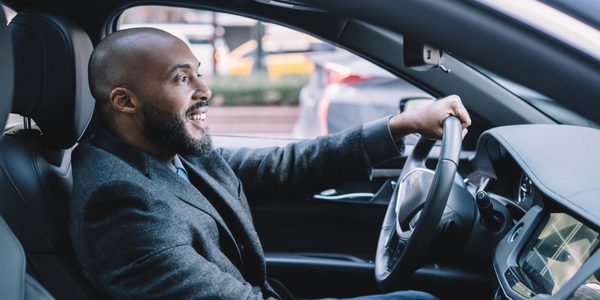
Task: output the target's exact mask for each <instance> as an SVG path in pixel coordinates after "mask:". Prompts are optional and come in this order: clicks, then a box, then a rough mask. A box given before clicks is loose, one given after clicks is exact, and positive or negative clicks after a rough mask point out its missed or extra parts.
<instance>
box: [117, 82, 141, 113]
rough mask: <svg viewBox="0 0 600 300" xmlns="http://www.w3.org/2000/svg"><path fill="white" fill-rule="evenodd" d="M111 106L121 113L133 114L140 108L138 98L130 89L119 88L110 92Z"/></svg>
mask: <svg viewBox="0 0 600 300" xmlns="http://www.w3.org/2000/svg"><path fill="white" fill-rule="evenodd" d="M110 106H111V107H112V108H113V109H115V110H117V111H120V112H124V113H128V114H133V113H135V112H136V111H137V110H138V108H139V107H140V106H139V100H138V98H137V97H136V96H135V95H134V94H133V92H132V91H131V90H130V89H128V88H122V87H117V88H114V89H113V90H112V91H111V92H110Z"/></svg>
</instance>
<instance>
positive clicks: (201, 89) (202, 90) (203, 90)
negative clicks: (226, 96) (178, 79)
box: [193, 79, 212, 101]
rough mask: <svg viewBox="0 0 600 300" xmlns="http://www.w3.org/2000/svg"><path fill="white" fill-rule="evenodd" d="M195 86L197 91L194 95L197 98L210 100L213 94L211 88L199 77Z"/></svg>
mask: <svg viewBox="0 0 600 300" xmlns="http://www.w3.org/2000/svg"><path fill="white" fill-rule="evenodd" d="M195 88H196V91H195V92H194V96H193V97H194V99H195V100H201V101H208V99H210V97H211V96H212V91H211V90H210V88H209V87H208V86H207V85H206V84H205V83H204V82H203V81H202V80H200V79H197V82H196V87H195Z"/></svg>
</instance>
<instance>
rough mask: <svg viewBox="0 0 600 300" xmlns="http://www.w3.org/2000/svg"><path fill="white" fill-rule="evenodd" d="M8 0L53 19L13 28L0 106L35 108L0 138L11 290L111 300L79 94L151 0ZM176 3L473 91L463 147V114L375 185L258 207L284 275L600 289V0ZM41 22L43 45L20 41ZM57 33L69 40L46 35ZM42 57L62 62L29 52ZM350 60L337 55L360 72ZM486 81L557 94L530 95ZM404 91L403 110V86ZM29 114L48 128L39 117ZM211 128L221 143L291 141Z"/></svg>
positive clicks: (334, 284)
mask: <svg viewBox="0 0 600 300" xmlns="http://www.w3.org/2000/svg"><path fill="white" fill-rule="evenodd" d="M5 2H6V3H5V4H7V5H9V6H10V7H12V8H13V9H14V10H15V11H17V12H18V13H19V15H18V16H17V17H16V18H20V19H21V21H23V22H27V21H29V22H32V23H28V24H29V25H35V24H38V25H39V24H40V23H33V22H37V21H39V20H44V22H47V23H48V24H49V25H48V26H37V27H35V26H30V27H25V28H26V29H27V30H23V31H20V33H19V32H15V31H14V30H13V35H14V36H16V37H17V38H16V39H15V40H14V41H13V46H14V51H13V52H14V53H13V54H14V57H15V60H16V64H17V66H16V68H14V72H13V69H12V67H11V64H10V62H11V57H12V55H11V51H10V48H11V47H10V43H9V41H10V40H8V39H4V40H3V41H2V42H3V43H0V51H1V52H0V55H1V58H2V59H3V60H2V65H3V67H2V68H0V72H2V73H0V75H1V77H0V78H2V80H0V85H2V88H1V89H0V96H1V97H2V98H1V99H0V103H1V105H0V108H2V112H3V113H7V110H8V106H10V102H14V103H12V106H13V110H12V112H14V113H19V114H22V115H24V116H25V117H26V122H25V124H24V127H25V128H11V129H10V130H9V131H7V132H5V134H4V136H3V139H2V140H1V141H0V169H1V172H0V192H1V193H2V195H3V196H2V198H1V199H0V215H1V217H2V218H3V219H4V220H5V221H6V224H7V225H8V226H9V227H10V230H9V228H7V227H6V226H4V223H3V222H0V229H2V231H0V237H1V238H2V246H3V247H2V249H3V251H2V252H0V259H2V260H0V262H2V264H1V265H2V268H0V275H1V276H0V281H1V282H0V283H1V284H2V285H1V287H2V288H1V289H0V298H2V297H5V295H7V296H6V297H5V298H7V299H23V298H24V297H25V295H26V293H25V292H24V287H25V286H31V282H32V281H31V279H33V278H35V279H37V281H39V284H37V285H34V287H35V289H33V290H34V291H42V290H43V289H44V288H45V289H47V290H48V291H49V292H50V293H51V294H52V295H53V296H54V297H55V298H57V299H104V298H106V296H105V295H102V294H101V293H100V292H99V291H98V290H97V289H96V288H95V286H96V285H97V282H89V281H88V280H87V279H86V278H84V277H83V276H82V274H81V271H80V270H79V267H78V266H77V265H76V264H75V259H74V257H73V251H72V247H71V244H70V241H69V239H68V235H67V228H66V225H65V224H67V221H66V220H65V218H66V216H67V215H68V213H67V209H66V208H67V206H68V203H69V201H70V193H71V184H72V179H73V178H72V174H71V167H70V166H71V165H70V162H71V151H72V149H73V148H74V147H76V145H77V142H78V140H79V138H80V137H81V133H82V132H83V131H84V130H85V128H86V126H87V121H88V120H89V119H90V117H91V111H92V107H93V104H90V102H91V103H93V102H92V101H91V100H90V99H88V100H90V101H88V102H85V103H86V105H81V104H82V102H81V101H80V98H82V97H88V98H89V97H91V96H90V95H89V93H88V92H89V90H88V89H87V88H86V84H87V78H86V77H85V74H86V73H85V70H86V65H85V63H83V64H82V62H85V61H86V56H85V55H79V56H78V55H77V54H81V53H83V52H85V51H87V54H88V55H89V52H91V49H92V42H93V44H97V43H98V42H99V41H100V40H101V39H102V38H103V36H104V35H105V33H107V32H110V31H111V30H112V29H113V28H115V25H116V23H115V22H116V20H117V19H118V15H119V14H120V13H121V12H122V11H123V9H125V8H126V7H131V6H134V5H140V4H141V2H139V1H134V0H113V1H75V0H60V1H59V0H44V1H41V0H29V1H18V0H5ZM159 3H160V4H164V5H171V6H173V5H181V6H182V7H186V8H190V7H194V8H198V9H207V8H210V9H215V10H218V11H226V12H229V13H236V14H240V15H244V16H246V17H253V18H256V19H260V20H265V21H270V22H274V23H277V24H282V25H287V26H290V27H292V28H295V29H298V30H301V31H303V32H306V33H310V34H312V35H314V36H316V37H318V38H319V39H321V40H323V41H329V42H332V43H334V44H335V45H336V46H339V47H342V48H345V49H347V50H349V51H351V52H352V53H355V54H357V55H360V56H361V57H363V58H366V59H368V60H369V61H371V62H373V63H374V64H376V65H378V66H380V67H381V68H383V69H385V70H387V71H389V72H390V73H392V74H394V75H395V76H398V77H401V78H404V79H406V80H407V81H408V82H410V83H411V84H413V85H415V86H416V87H418V88H419V89H420V90H422V91H425V92H426V93H427V94H428V95H431V96H434V97H436V98H437V97H442V96H446V95H451V94H457V95H460V97H461V99H462V101H463V103H464V104H465V106H466V107H467V109H468V110H469V112H470V115H471V117H472V120H473V124H472V126H471V127H470V128H469V133H468V134H467V136H466V137H465V139H464V140H461V137H460V130H458V129H457V127H456V124H453V123H452V122H453V121H451V120H452V119H448V120H450V121H447V122H448V123H445V124H447V125H446V126H447V127H446V128H447V131H446V132H445V139H444V140H443V141H442V142H441V146H436V145H434V144H433V143H432V142H431V141H428V140H426V139H421V140H419V142H418V144H407V149H406V152H405V153H404V154H403V155H402V156H401V157H398V158H397V159H393V160H390V161H388V162H385V163H383V164H381V165H377V166H375V167H374V168H372V169H370V170H365V174H364V176H363V178H358V179H356V180H355V181H353V182H344V183H340V184H339V185H338V186H335V187H332V188H331V189H327V190H326V191H322V192H320V193H317V194H313V193H310V192H308V191H306V190H302V189H299V190H295V191H294V193H293V196H291V197H281V198H280V199H277V200H279V201H274V202H270V203H261V204H257V205H253V206H252V207H251V213H252V219H253V222H254V225H255V227H256V230H257V232H258V234H259V235H260V237H261V242H262V245H263V249H264V251H265V257H266V264H267V268H268V272H269V276H270V277H272V278H275V279H277V280H278V281H279V282H282V283H283V284H285V285H286V286H287V287H288V288H289V290H290V291H291V292H292V293H293V294H294V295H295V296H296V297H299V298H316V297H332V296H335V297H352V296H357V295H364V294H368V293H376V292H379V291H380V289H383V290H398V289H418V290H425V291H428V292H431V293H433V294H434V295H436V296H438V297H440V298H442V299H494V300H496V299H511V300H526V299H531V300H541V299H552V300H555V299H560V300H562V299H600V293H599V291H600V274H599V272H598V271H599V270H600V251H598V245H599V244H600V239H599V236H600V206H599V205H598V199H600V187H599V185H598V175H599V171H598V170H600V154H599V152H598V149H599V148H600V131H599V130H598V129H597V128H595V124H598V123H600V114H599V113H598V112H599V111H600V101H598V99H600V89H599V88H598V87H600V30H599V29H598V26H597V24H598V22H599V21H600V20H599V16H600V14H598V13H596V11H595V10H594V9H597V8H598V6H597V4H596V3H597V2H593V1H543V2H538V1H534V0H520V1H492V0H477V1H394V0H377V1H369V2H368V3H367V2H365V1H362V0H319V1H312V0H294V1H284V0H274V1H264V0H256V1H250V0H248V1H239V0H221V1H209V0H181V1H178V2H177V3H173V2H171V1H166V0H165V1H160V0H157V1H152V4H153V5H155V4H159ZM65 20H68V21H65ZM13 24H14V20H13ZM44 24H46V23H44ZM50 25H56V26H50ZM12 26H13V29H14V25H12ZM31 28H36V30H39V31H35V32H32V31H30V30H32V29H31ZM2 29H5V28H2ZM0 33H2V35H0V38H5V37H7V35H8V34H6V30H4V31H0ZM27 33H31V34H32V35H33V36H34V38H29V39H18V37H19V34H27ZM88 36H89V39H88ZM407 37H414V38H416V39H417V40H421V41H425V42H427V43H428V44H430V45H432V47H433V46H435V47H436V48H437V49H441V50H443V51H445V54H444V56H445V59H444V62H443V65H444V67H445V69H446V70H443V69H442V68H440V67H439V66H437V67H436V66H430V67H431V68H430V69H429V70H426V71H422V70H421V71H419V70H415V69H413V68H411V67H407V66H406V65H405V64H404V60H403V54H404V53H405V52H406V53H408V52H410V51H411V50H409V49H408V48H407V47H405V46H406V44H407V43H406V41H407V40H409V39H407ZM13 38H14V37H13ZM47 39H51V40H52V39H53V41H55V42H56V43H46V44H44V45H45V46H48V47H40V44H39V43H38V42H40V41H45V40H47ZM90 39H91V41H92V42H90ZM73 40H77V41H83V42H82V43H76V44H73ZM57 41H58V42H57ZM417 49H419V48H417ZM36 51H37V52H36ZM40 51H42V52H41V53H43V54H47V55H45V56H44V55H37V56H36V55H32V54H31V53H38V52H40ZM82 51H83V52H82ZM413 54H414V53H413ZM350 64H351V63H348V65H346V63H341V64H340V65H342V66H345V67H348V68H349V69H350V70H351V71H353V72H360V71H362V69H361V68H352V67H350ZM479 66H480V67H479ZM482 68H485V70H484V69H482ZM57 70H58V71H57ZM448 70H449V71H448ZM53 71H54V72H55V73H53ZM59 71H60V72H59ZM488 71H489V72H493V73H489V72H488ZM342 73H343V74H347V72H346V73H344V72H342ZM489 74H497V75H498V76H499V77H497V78H503V79H506V80H509V81H510V82H514V83H518V84H519V86H523V87H526V88H527V89H530V90H533V91H535V95H536V96H539V95H542V97H541V98H539V99H538V100H541V101H546V102H539V101H538V102H536V101H530V100H527V99H526V98H525V97H521V96H519V95H520V93H518V92H516V91H515V90H514V89H513V87H511V85H510V84H502V82H500V80H494V79H493V78H492V77H493V76H490V75H489ZM361 76H362V75H361ZM358 77H360V76H358ZM383 77H384V78H383V79H382V81H387V82H393V81H394V80H395V79H390V78H387V77H385V76H383ZM344 78H348V80H350V78H353V77H352V76H350V77H344ZM12 79H14V81H15V85H14V90H15V92H14V95H12V94H13V93H11V92H12V88H13V85H12ZM355 79H356V78H355ZM352 80H354V79H352ZM357 80H358V79H357ZM367 82H368V81H364V83H367ZM384 85H385V84H384ZM340 86H341V85H340ZM353 88H354V87H344V89H346V90H347V91H348V92H344V93H340V94H339V95H340V97H341V96H342V95H343V96H345V97H349V94H350V91H357V90H356V89H353ZM307 89H308V88H307ZM379 89H380V88H379V87H377V90H379ZM357 93H358V92H357ZM361 93H362V91H361ZM336 95H337V94H336ZM386 97H387V96H386ZM400 97H401V96H400ZM542 98H543V99H542ZM316 99H318V98H316ZM390 99H391V100H390V101H392V102H393V105H394V106H396V105H398V101H399V99H397V98H396V97H390ZM545 99H550V100H545ZM13 100H14V101H13ZM19 100H20V101H19ZM358 101H359V99H353V100H352V103H357V102H358ZM340 102H341V101H340ZM322 103H325V102H322ZM540 103H545V104H549V103H550V104H551V105H539V104H540ZM25 104H27V105H25ZM29 104H31V105H29ZM332 105H333V103H331V104H329V108H330V109H331V108H332V107H333V106H332ZM390 107H391V104H390ZM328 111H329V109H328ZM354 111H356V110H354ZM328 114H329V112H328ZM209 115H210V112H209ZM2 116H3V117H4V115H2ZM564 116H577V117H576V118H575V119H573V118H564ZM30 118H31V119H33V120H34V121H35V123H37V125H38V127H35V126H34V127H30V126H29V123H28V122H27V120H28V119H30ZM209 118H210V117H209ZM340 118H342V117H340ZM344 118H346V119H360V118H362V116H360V114H359V115H354V114H353V115H349V114H346V115H345V116H344ZM574 120H575V121H574ZM42 133H43V134H42ZM320 133H322V132H320ZM89 134H93V127H90V128H89V130H88V132H87V135H89ZM450 136H451V137H452V138H448V137H450ZM213 137H214V141H215V144H216V145H218V146H221V147H264V146H285V145H287V144H288V143H290V142H291V141H289V140H282V139H276V138H272V139H268V138H266V139H258V138H247V137H245V138H243V137H235V136H213ZM359 142H360V141H359ZM461 146H462V149H461ZM340 151H344V149H340ZM306 155H310V153H306ZM354 163H356V162H353V161H349V162H348V164H354ZM449 170H450V171H449ZM336 171H337V170H333V171H332V173H335V172H336ZM440 179H441V181H440ZM434 180H435V181H434ZM433 181H434V182H435V184H431V182H433ZM430 189H431V190H432V191H434V193H432V194H430V193H429V192H428V191H429V190H430ZM407 199H409V200H407ZM249 200H250V201H251V202H252V200H256V199H252V198H250V199H249ZM410 200H413V201H410ZM182 205H184V204H182ZM99 209H106V210H107V211H108V210H110V209H111V207H101V208H99ZM189 209H195V208H193V207H191V206H190V207H189ZM382 225H383V226H382ZM11 231H12V232H14V236H13V235H12V233H11ZM122 251H123V252H127V250H126V248H125V247H123V250H122ZM25 255H26V257H25ZM105 255H108V256H111V255H116V254H114V253H105ZM111 257H112V256H111ZM142 260H143V259H142ZM27 274H28V275H27ZM143 275H144V276H155V274H151V273H148V274H143ZM26 282H27V285H26ZM165 282H168V279H167V280H166V281H165ZM144 296H148V297H152V296H156V295H144ZM46 298H47V297H46Z"/></svg>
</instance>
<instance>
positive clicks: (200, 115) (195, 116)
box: [190, 113, 206, 121]
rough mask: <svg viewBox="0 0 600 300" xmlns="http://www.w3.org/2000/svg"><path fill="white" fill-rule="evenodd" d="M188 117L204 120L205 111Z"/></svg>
mask: <svg viewBox="0 0 600 300" xmlns="http://www.w3.org/2000/svg"><path fill="white" fill-rule="evenodd" d="M190 119H192V120H202V121H204V120H206V114H205V113H201V114H199V115H197V114H196V115H191V116H190Z"/></svg>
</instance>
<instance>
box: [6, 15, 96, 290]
mask: <svg viewBox="0 0 600 300" xmlns="http://www.w3.org/2000/svg"><path fill="white" fill-rule="evenodd" d="M4 24H5V23H4ZM9 29H10V34H11V36H12V41H13V45H14V48H15V49H17V51H15V53H14V63H15V89H14V97H13V108H12V112H13V113H16V114H20V115H22V116H24V117H27V118H31V119H32V120H33V121H35V123H36V124H37V127H34V128H14V129H12V130H10V131H8V132H5V134H4V138H3V139H2V140H1V141H0V168H1V170H2V171H1V172H0V193H1V195H2V197H0V214H1V215H2V217H4V219H5V220H6V223H8V225H9V226H10V227H11V229H12V230H13V232H14V233H15V235H16V236H17V237H18V239H19V240H20V241H21V244H22V245H23V248H24V249H25V252H26V254H27V262H28V264H27V271H28V273H30V274H32V275H33V276H34V277H35V278H37V279H38V280H39V281H40V283H41V284H43V285H44V286H45V287H46V288H47V289H48V290H49V291H50V292H51V293H52V294H53V295H54V296H55V297H56V298H57V299H93V298H99V297H98V294H97V292H96V291H95V289H93V288H92V287H91V285H90V284H89V283H88V282H87V281H86V280H85V279H84V277H83V276H82V275H81V273H80V272H79V270H78V268H77V267H76V265H75V260H74V256H73V251H72V249H71V244H70V241H69V238H68V231H67V227H66V224H67V216H68V214H67V211H66V210H67V209H66V208H67V205H68V201H69V199H70V195H71V190H72V174H71V150H72V149H73V148H74V145H75V144H76V143H77V141H78V139H79V138H80V137H81V136H82V135H83V132H84V130H85V128H86V126H87V124H88V123H89V121H90V119H91V116H92V113H93V107H94V100H93V98H92V95H91V93H90V90H89V87H88V78H87V65H88V60H89V56H90V54H91V52H92V50H93V46H92V43H91V41H90V39H89V37H88V36H87V34H86V33H85V32H84V31H83V30H81V29H79V28H77V27H75V26H74V25H73V24H71V23H69V22H67V21H65V20H62V19H60V18H57V17H54V16H49V15H37V14H28V13H25V14H19V15H17V16H16V17H15V18H14V19H13V20H12V22H11V23H10V24H9ZM4 45H6V44H4V43H2V47H4ZM2 65H3V67H2V69H3V70H4V69H5V67H4V66H5V64H2ZM2 82H4V80H2ZM2 92H3V93H4V89H2ZM2 96H3V97H4V94H3V95H2ZM3 100H4V99H3ZM2 105H3V104H2ZM3 118H5V117H3ZM2 120H4V119H2ZM0 121H1V120H0ZM25 127H28V126H25ZM0 225H1V224H0ZM3 266H4V265H3Z"/></svg>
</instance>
